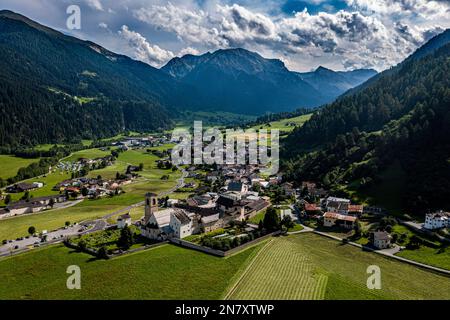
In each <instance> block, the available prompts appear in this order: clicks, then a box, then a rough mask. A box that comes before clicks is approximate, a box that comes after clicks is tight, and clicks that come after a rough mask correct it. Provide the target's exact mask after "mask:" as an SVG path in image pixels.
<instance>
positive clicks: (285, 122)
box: [253, 114, 312, 132]
mask: <svg viewBox="0 0 450 320" xmlns="http://www.w3.org/2000/svg"><path fill="white" fill-rule="evenodd" d="M311 116H312V114H305V115H303V116H298V117H295V118H290V119H282V120H279V121H272V122H269V124H270V125H268V124H263V125H257V126H254V127H253V128H254V129H279V130H280V131H284V132H291V131H292V130H294V129H295V127H301V126H302V125H303V124H304V123H305V122H306V121H308V120H309V119H310V118H311Z"/></svg>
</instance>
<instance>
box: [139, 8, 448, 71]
mask: <svg viewBox="0 0 450 320" xmlns="http://www.w3.org/2000/svg"><path fill="white" fill-rule="evenodd" d="M346 1H347V4H348V5H349V8H347V9H346V10H340V11H338V12H334V13H327V12H319V13H318V14H310V13H309V12H307V11H306V10H304V11H303V12H298V13H296V14H295V15H294V16H284V15H269V14H263V13H260V12H254V11H252V10H250V9H249V8H245V7H243V6H241V5H237V4H233V5H222V4H217V5H216V6H209V7H208V9H207V10H202V9H199V8H197V9H196V8H195V7H193V6H190V7H183V6H180V5H177V6H175V5H173V4H172V3H170V2H169V3H167V4H165V5H151V6H146V7H142V8H140V9H138V10H135V11H134V16H135V17H136V18H137V19H138V20H140V21H142V22H145V23H147V24H149V25H152V26H153V27H155V28H157V29H160V30H164V31H166V32H170V33H173V34H174V35H176V37H177V38H178V39H179V40H181V41H182V42H183V43H184V44H186V45H188V46H192V47H195V48H199V47H201V48H206V49H217V48H228V47H245V48H247V49H250V50H257V51H259V52H269V53H271V56H275V57H278V58H281V59H284V60H286V59H288V60H289V65H291V66H294V67H295V68H298V69H305V68H306V69H310V68H311V65H310V64H311V61H312V60H316V61H324V60H325V61H329V62H330V64H332V66H334V67H337V68H359V67H366V68H367V67H375V68H377V69H378V70H382V69H385V68H388V67H390V66H391V65H393V64H396V63H398V62H400V61H401V60H403V59H404V58H405V57H406V56H407V55H409V54H410V53H411V52H412V51H413V50H415V49H416V48H417V47H418V46H420V45H421V44H423V43H424V42H425V41H426V40H428V39H429V38H430V37H431V36H432V35H434V34H436V33H438V32H439V31H442V30H443V29H444V28H448V27H450V11H449V10H450V5H449V3H448V2H445V1H427V0H395V1H394V0H346ZM309 2H313V3H316V4H319V3H322V4H323V3H324V2H326V1H324V0H310V1H309ZM307 64H309V65H307Z"/></svg>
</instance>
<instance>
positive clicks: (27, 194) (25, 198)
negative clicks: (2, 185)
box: [22, 191, 31, 202]
mask: <svg viewBox="0 0 450 320" xmlns="http://www.w3.org/2000/svg"><path fill="white" fill-rule="evenodd" d="M30 198H31V196H30V192H29V191H25V193H24V195H23V197H22V200H25V201H26V202H28V201H30Z"/></svg>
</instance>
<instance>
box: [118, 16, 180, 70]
mask: <svg viewBox="0 0 450 320" xmlns="http://www.w3.org/2000/svg"><path fill="white" fill-rule="evenodd" d="M118 33H119V35H120V36H121V37H122V38H123V39H125V40H126V41H127V42H128V46H129V47H130V49H132V51H133V57H134V58H135V59H138V60H141V61H144V62H147V63H148V64H150V65H152V66H154V67H160V66H162V65H163V64H164V63H166V62H167V61H168V60H170V59H172V58H173V57H174V54H173V53H172V52H171V51H168V50H164V49H162V48H160V47H159V46H157V45H151V44H150V43H149V42H148V41H147V39H146V38H145V37H143V36H142V35H141V34H140V33H138V32H135V31H132V30H130V29H129V28H128V26H126V25H123V26H122V28H121V30H120V31H119V32H118Z"/></svg>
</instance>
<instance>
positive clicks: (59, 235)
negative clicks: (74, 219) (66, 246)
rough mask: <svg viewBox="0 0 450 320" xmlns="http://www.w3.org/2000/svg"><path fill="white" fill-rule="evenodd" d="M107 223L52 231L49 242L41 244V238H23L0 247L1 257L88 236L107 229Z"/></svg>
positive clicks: (86, 224) (96, 222)
mask: <svg viewBox="0 0 450 320" xmlns="http://www.w3.org/2000/svg"><path fill="white" fill-rule="evenodd" d="M107 225H108V224H107V223H106V221H103V220H95V221H86V222H82V223H79V224H77V225H74V226H71V227H68V228H67V229H66V228H61V229H58V230H54V231H51V232H49V233H47V241H46V242H41V239H40V238H39V237H34V236H30V237H29V238H23V240H14V241H12V242H10V243H8V244H6V245H2V246H1V247H0V256H7V255H11V254H17V253H20V252H24V251H26V250H29V249H31V248H33V247H34V245H36V246H39V247H40V246H45V245H49V244H54V243H57V242H61V241H63V240H64V238H66V237H71V236H74V235H78V234H80V235H81V234H87V233H91V232H95V231H99V230H103V229H105V228H106V227H107Z"/></svg>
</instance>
